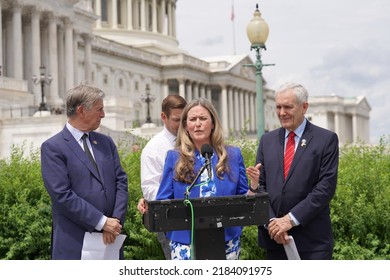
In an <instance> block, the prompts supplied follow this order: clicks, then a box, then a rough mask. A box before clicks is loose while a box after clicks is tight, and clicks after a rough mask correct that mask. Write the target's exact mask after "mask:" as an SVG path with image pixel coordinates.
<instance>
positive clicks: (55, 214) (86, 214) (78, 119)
mask: <svg viewBox="0 0 390 280" xmlns="http://www.w3.org/2000/svg"><path fill="white" fill-rule="evenodd" d="M103 98H104V92H103V91H101V90H100V89H98V88H95V87H92V86H87V85H79V86H76V87H75V88H73V89H70V90H69V91H68V96H67V100H66V114H67V116H68V122H67V123H66V125H65V127H64V129H63V130H62V131H61V132H59V133H58V134H56V135H54V136H53V137H51V138H50V139H48V140H46V141H45V142H44V143H43V144H42V146H41V165H42V166H41V167H42V177H43V181H44V184H45V188H46V189H47V191H48V193H49V195H50V197H51V200H52V218H53V221H52V244H51V258H52V259H81V251H82V247H83V240H84V235H85V233H87V232H101V233H102V238H103V242H104V243H105V244H110V243H113V242H114V241H115V238H116V237H117V236H118V235H119V234H120V233H121V231H122V227H123V224H124V222H125V216H126V211H127V204H128V186H127V175H126V173H125V172H124V170H123V169H122V167H121V164H120V161H119V156H118V151H117V148H116V146H115V144H114V142H113V140H112V139H111V138H110V137H108V136H106V135H103V134H101V133H97V132H94V130H95V129H97V128H98V127H99V125H100V121H101V119H102V118H104V106H103ZM84 134H86V136H84V137H87V138H86V139H85V143H84V142H83V140H84V138H83V135H84ZM84 147H85V148H84ZM86 149H88V150H89V153H90V157H91V158H90V157H89V156H88V151H87V150H86ZM120 258H123V250H121V252H120Z"/></svg>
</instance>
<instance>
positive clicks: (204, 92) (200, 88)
mask: <svg viewBox="0 0 390 280" xmlns="http://www.w3.org/2000/svg"><path fill="white" fill-rule="evenodd" d="M199 90H200V97H202V98H206V88H205V85H204V84H202V85H199Z"/></svg>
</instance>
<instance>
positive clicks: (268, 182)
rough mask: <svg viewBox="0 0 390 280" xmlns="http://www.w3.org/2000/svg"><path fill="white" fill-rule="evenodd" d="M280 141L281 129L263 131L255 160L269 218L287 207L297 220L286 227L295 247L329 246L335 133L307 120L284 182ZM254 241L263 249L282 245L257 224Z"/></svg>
mask: <svg viewBox="0 0 390 280" xmlns="http://www.w3.org/2000/svg"><path fill="white" fill-rule="evenodd" d="M303 139H304V140H305V141H302V140H303ZM284 141H285V129H284V128H279V129H276V130H273V131H271V132H269V133H266V134H264V135H263V136H262V137H261V140H260V144H259V149H258V153H257V158H256V163H258V162H261V163H262V164H263V167H262V169H261V176H260V187H261V188H262V189H263V190H265V191H267V192H268V194H269V201H270V212H269V213H270V216H269V218H274V217H282V216H284V215H285V214H287V213H289V212H290V211H291V213H292V214H293V215H294V216H295V217H296V218H297V220H298V221H299V222H300V225H299V226H296V227H293V228H292V229H291V230H290V231H289V234H290V235H292V236H293V237H294V240H295V243H296V245H297V249H298V251H300V252H305V251H306V252H308V251H322V250H325V251H326V250H333V243H334V241H333V234H332V228H331V221H330V209H329V203H330V200H331V199H332V198H333V195H334V193H335V191H336V185H337V170H338V162H339V147H338V145H339V142H338V137H337V135H336V134H335V133H334V132H331V131H329V130H326V129H323V128H320V127H318V126H315V125H313V124H312V123H310V122H309V121H307V123H306V127H305V130H304V132H303V134H302V137H301V139H300V142H299V143H298V146H297V149H296V151H295V155H294V159H293V162H292V164H291V167H290V171H289V174H288V176H287V178H286V181H285V182H284V179H283V158H284ZM302 143H306V144H302ZM259 244H260V246H262V247H264V248H266V249H276V248H283V247H282V245H278V244H277V243H276V242H275V241H274V240H271V239H270V237H269V234H268V231H267V230H266V229H264V227H262V226H260V227H259Z"/></svg>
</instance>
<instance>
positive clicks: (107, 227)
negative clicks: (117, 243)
mask: <svg viewBox="0 0 390 280" xmlns="http://www.w3.org/2000/svg"><path fill="white" fill-rule="evenodd" d="M103 231H106V232H107V233H111V234H113V235H114V236H118V235H119V234H120V233H121V231H122V225H121V223H120V221H119V220H118V219H117V218H107V221H106V223H105V224H104V226H103Z"/></svg>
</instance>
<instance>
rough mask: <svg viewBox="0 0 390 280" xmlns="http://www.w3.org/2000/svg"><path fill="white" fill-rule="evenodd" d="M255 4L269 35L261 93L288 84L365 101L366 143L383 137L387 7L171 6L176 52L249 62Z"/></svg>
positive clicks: (277, 1) (332, 1)
mask: <svg viewBox="0 0 390 280" xmlns="http://www.w3.org/2000/svg"><path fill="white" fill-rule="evenodd" d="M232 3H234V21H232V20H231V13H232ZM256 4H259V10H260V12H261V14H262V17H263V18H264V20H265V21H266V22H267V23H268V25H269V29H270V33H269V37H268V40H267V42H266V47H267V50H266V51H263V52H262V62H263V63H275V66H268V67H264V68H263V75H264V78H265V79H266V81H267V86H268V87H270V88H272V89H276V88H277V87H278V86H279V85H280V84H281V83H283V82H286V81H294V82H299V83H301V84H303V85H304V86H306V88H307V89H308V91H309V95H313V96H314V95H330V94H332V93H334V94H336V95H339V96H344V97H348V96H358V95H364V96H365V97H366V98H367V100H368V103H369V104H370V106H371V109H372V110H371V112H370V138H371V142H372V143H377V142H378V139H379V137H380V136H381V135H390V117H389V114H386V113H387V112H388V111H390V1H389V0H371V1H366V0H327V1H313V0H293V1H292V0H268V1H255V0H234V1H232V0H178V2H177V10H176V17H177V19H176V21H177V38H178V40H179V47H180V48H182V49H184V50H187V51H188V52H189V54H191V55H193V56H195V57H200V58H202V57H209V56H219V55H229V54H234V53H235V54H250V55H251V58H252V60H255V56H254V51H252V52H251V51H250V43H249V40H248V38H247V35H246V27H247V25H248V23H249V21H250V20H251V19H252V17H253V12H254V11H255V8H256ZM234 38H235V40H234Z"/></svg>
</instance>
